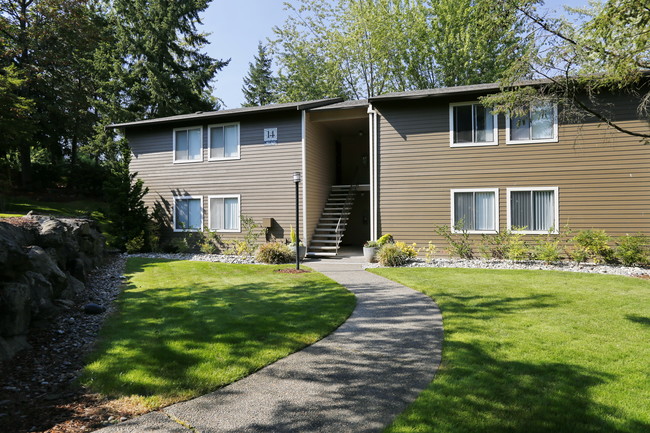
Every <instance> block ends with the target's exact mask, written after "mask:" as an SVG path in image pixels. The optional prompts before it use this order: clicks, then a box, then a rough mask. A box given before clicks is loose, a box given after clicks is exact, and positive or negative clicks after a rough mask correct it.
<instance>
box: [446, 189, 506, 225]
mask: <svg viewBox="0 0 650 433" xmlns="http://www.w3.org/2000/svg"><path fill="white" fill-rule="evenodd" d="M449 192H450V198H451V205H450V206H451V224H450V226H449V227H450V228H451V232H452V233H469V234H483V233H490V234H496V233H499V188H463V189H450V190H449ZM458 192H493V193H494V227H495V230H456V228H455V227H454V226H455V225H456V224H455V221H456V206H455V201H454V195H455V194H456V193H458Z"/></svg>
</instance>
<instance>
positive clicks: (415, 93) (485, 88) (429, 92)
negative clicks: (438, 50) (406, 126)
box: [368, 79, 550, 103]
mask: <svg viewBox="0 0 650 433" xmlns="http://www.w3.org/2000/svg"><path fill="white" fill-rule="evenodd" d="M549 82H550V80H547V79H540V80H526V81H518V82H516V83H515V84H514V85H513V87H520V86H534V85H540V84H547V83H549ZM501 88H502V87H501V85H500V84H499V83H486V84H471V85H468V86H454V87H438V88H436V89H424V90H409V91H406V92H393V93H386V94H384V95H379V96H373V97H370V98H368V100H369V101H370V102H371V103H373V102H380V101H391V100H399V99H419V98H433V97H440V96H451V95H462V94H466V93H486V92H496V91H498V90H501Z"/></svg>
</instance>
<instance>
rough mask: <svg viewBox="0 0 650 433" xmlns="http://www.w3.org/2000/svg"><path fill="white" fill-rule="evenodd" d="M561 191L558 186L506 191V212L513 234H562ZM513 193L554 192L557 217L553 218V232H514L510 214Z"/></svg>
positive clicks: (509, 189) (509, 227) (509, 228)
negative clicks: (560, 227) (560, 226)
mask: <svg viewBox="0 0 650 433" xmlns="http://www.w3.org/2000/svg"><path fill="white" fill-rule="evenodd" d="M559 190H560V189H559V188H558V187H557V186H548V187H547V186H531V187H515V188H507V189H506V200H507V203H506V209H507V210H506V212H507V217H508V226H507V228H508V230H511V231H512V232H513V233H521V234H524V235H540V234H548V233H551V234H558V233H560V229H559V224H560V194H559V192H560V191H559ZM512 191H553V192H554V194H553V195H554V198H553V200H554V203H553V205H554V206H555V215H554V217H553V231H549V230H516V231H514V230H512V216H511V214H510V210H511V209H510V193H511V192H512Z"/></svg>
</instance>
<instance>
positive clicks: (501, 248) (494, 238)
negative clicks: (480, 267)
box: [479, 230, 512, 260]
mask: <svg viewBox="0 0 650 433" xmlns="http://www.w3.org/2000/svg"><path fill="white" fill-rule="evenodd" d="M511 236H512V232H511V231H510V230H504V231H501V232H499V233H496V234H493V235H486V234H483V235H481V246H480V247H479V251H480V253H481V255H482V256H483V258H485V259H499V260H503V259H505V258H506V256H507V254H508V246H509V243H510V238H511Z"/></svg>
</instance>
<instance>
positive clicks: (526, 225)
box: [508, 187, 559, 233]
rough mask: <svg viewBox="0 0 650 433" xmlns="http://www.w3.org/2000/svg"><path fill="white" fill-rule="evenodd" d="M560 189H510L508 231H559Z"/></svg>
mask: <svg viewBox="0 0 650 433" xmlns="http://www.w3.org/2000/svg"><path fill="white" fill-rule="evenodd" d="M558 221H559V218H558V188H557V187H541V188H540V187H535V188H508V229H510V230H514V231H519V232H522V233H548V232H557V230H558Z"/></svg>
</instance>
